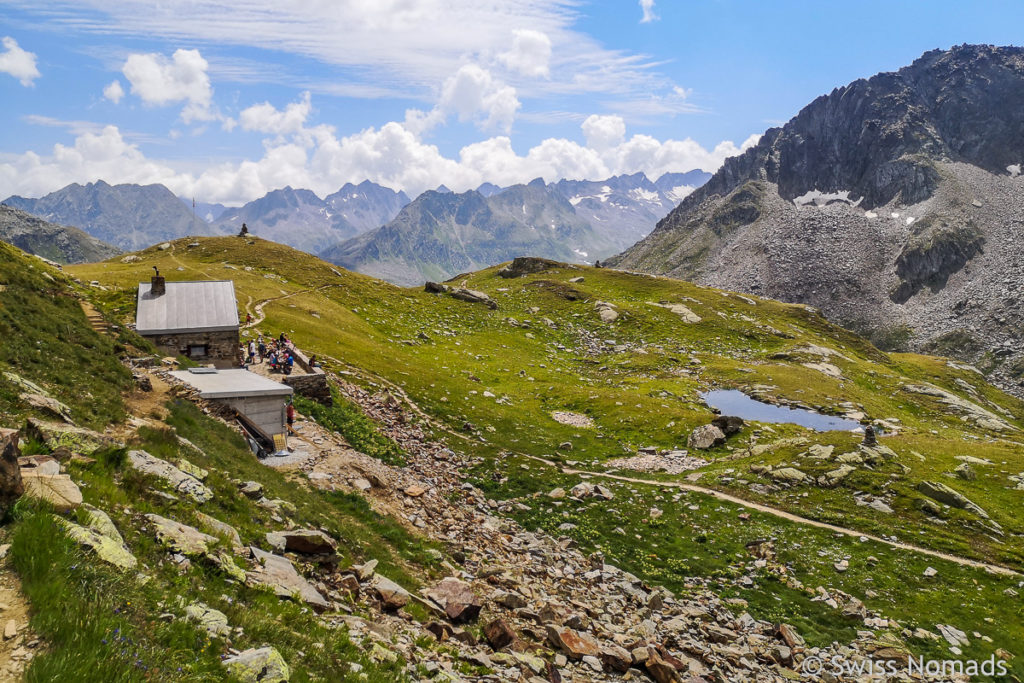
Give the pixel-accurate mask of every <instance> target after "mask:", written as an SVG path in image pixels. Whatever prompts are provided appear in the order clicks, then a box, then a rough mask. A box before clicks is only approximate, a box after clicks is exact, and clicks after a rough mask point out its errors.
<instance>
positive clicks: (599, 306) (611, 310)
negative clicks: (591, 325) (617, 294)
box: [594, 301, 619, 323]
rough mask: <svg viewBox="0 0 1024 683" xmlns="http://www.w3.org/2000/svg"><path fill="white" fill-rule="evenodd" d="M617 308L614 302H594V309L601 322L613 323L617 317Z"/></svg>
mask: <svg viewBox="0 0 1024 683" xmlns="http://www.w3.org/2000/svg"><path fill="white" fill-rule="evenodd" d="M617 308H618V307H617V306H616V305H615V304H611V303H608V302H607V301H598V302H597V303H595V304H594V309H595V310H596V311H597V315H598V316H599V317H600V318H601V322H603V323H613V322H615V321H616V320H618V319H619V312H618V310H616V309H617Z"/></svg>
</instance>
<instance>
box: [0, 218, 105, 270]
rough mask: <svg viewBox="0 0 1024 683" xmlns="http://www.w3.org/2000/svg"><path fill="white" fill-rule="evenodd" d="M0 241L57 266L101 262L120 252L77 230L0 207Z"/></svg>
mask: <svg viewBox="0 0 1024 683" xmlns="http://www.w3.org/2000/svg"><path fill="white" fill-rule="evenodd" d="M0 241H2V242H7V243H8V244H13V245H14V246H16V247H18V248H19V249H21V250H23V251H27V252H28V253H30V254H35V255H36V256H42V257H44V258H47V259H49V260H51V261H55V262H57V263H85V262H92V261H102V260H104V259H108V258H110V257H111V256H114V255H116V254H118V253H120V251H121V250H120V249H118V248H117V247H115V246H112V245H110V244H107V243H105V242H102V241H101V240H98V239H96V238H95V237H93V236H92V235H89V234H86V233H85V232H83V231H82V230H79V229H78V228H73V227H70V226H66V225H57V224H55V223H49V222H47V221H44V220H43V219H42V218H39V217H38V216H33V215H32V214H29V213H26V212H24V211H21V210H20V209H15V208H14V207H11V206H5V205H3V204H0Z"/></svg>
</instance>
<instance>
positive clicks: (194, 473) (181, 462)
mask: <svg viewBox="0 0 1024 683" xmlns="http://www.w3.org/2000/svg"><path fill="white" fill-rule="evenodd" d="M174 465H175V467H177V468H178V469H179V470H181V471H182V472H184V473H185V474H187V475H189V476H190V477H194V478H196V479H198V480H199V481H205V480H206V478H207V477H208V476H210V473H209V472H207V471H206V470H204V469H203V468H202V467H199V466H198V465H193V464H192V463H191V462H189V461H188V460H186V459H185V458H178V459H177V461H175V463H174Z"/></svg>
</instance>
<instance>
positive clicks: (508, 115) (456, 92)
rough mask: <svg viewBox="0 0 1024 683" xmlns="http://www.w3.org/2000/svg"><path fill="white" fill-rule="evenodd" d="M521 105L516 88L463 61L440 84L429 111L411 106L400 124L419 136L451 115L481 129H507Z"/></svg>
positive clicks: (481, 68)
mask: <svg viewBox="0 0 1024 683" xmlns="http://www.w3.org/2000/svg"><path fill="white" fill-rule="evenodd" d="M520 107H522V103H521V102H520V101H519V97H518V96H517V95H516V89H515V88H513V87H512V86H510V85H506V84H505V83H504V82H502V81H501V80H500V79H497V78H495V77H494V75H493V74H491V72H490V71H489V70H487V69H485V68H483V67H482V66H480V65H479V64H464V65H462V66H461V67H459V70H458V71H456V72H455V73H454V74H452V75H451V76H449V77H448V78H446V79H445V81H444V83H443V84H442V85H441V93H440V96H439V98H438V102H437V105H435V106H434V108H433V109H431V110H430V111H422V110H419V109H410V110H409V111H407V112H406V113H405V123H404V124H403V125H404V126H405V127H406V128H407V129H408V130H410V131H412V132H413V133H415V134H416V135H421V134H423V133H425V132H427V131H428V130H430V129H431V128H433V127H435V126H437V125H440V124H442V123H444V122H445V121H446V120H447V119H448V117H449V116H452V115H454V116H456V117H457V118H458V119H459V121H472V122H473V123H475V124H476V126H477V127H478V128H480V129H482V130H500V131H504V132H508V131H509V130H510V129H511V128H512V123H513V121H515V118H516V113H517V112H518V111H519V109H520Z"/></svg>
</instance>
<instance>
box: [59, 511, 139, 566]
mask: <svg viewBox="0 0 1024 683" xmlns="http://www.w3.org/2000/svg"><path fill="white" fill-rule="evenodd" d="M96 512H98V513H100V515H102V519H105V520H106V521H105V522H104V523H98V522H100V516H99V515H97V516H96V517H91V518H90V526H89V527H84V526H79V525H78V524H75V523H74V522H69V521H68V520H66V519H64V518H63V517H54V519H55V520H56V521H57V524H58V525H60V526H61V527H62V528H63V529H64V531H65V532H66V533H67V535H68V537H69V538H71V540H73V541H74V542H75V543H78V544H79V545H81V546H84V547H85V548H88V549H89V550H91V551H92V552H94V553H95V554H96V556H97V557H98V558H100V559H101V560H103V561H104V562H107V563H109V564H112V565H114V566H115V567H117V568H119V569H123V570H126V571H127V570H129V569H134V568H135V566H136V565H137V564H138V560H136V559H135V556H134V555H132V554H131V551H129V550H128V547H127V546H126V545H125V544H124V540H122V538H121V534H119V533H117V529H116V528H115V527H114V524H113V522H111V521H110V518H109V517H107V515H106V514H105V513H102V512H101V511H99V510H97V511H96ZM111 529H113V534H110V530H111Z"/></svg>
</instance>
